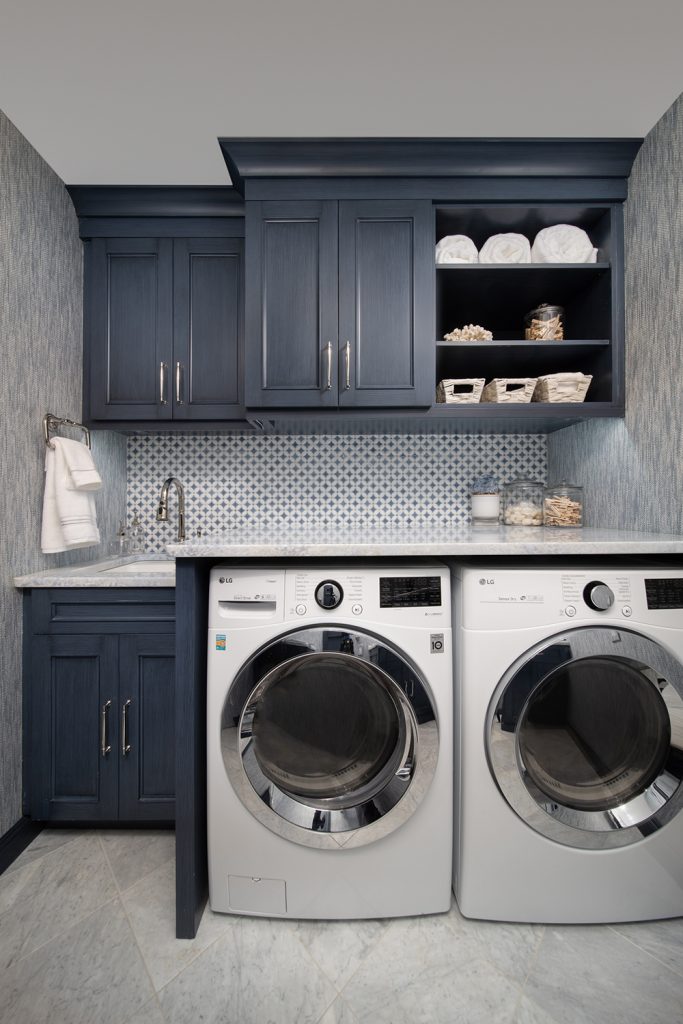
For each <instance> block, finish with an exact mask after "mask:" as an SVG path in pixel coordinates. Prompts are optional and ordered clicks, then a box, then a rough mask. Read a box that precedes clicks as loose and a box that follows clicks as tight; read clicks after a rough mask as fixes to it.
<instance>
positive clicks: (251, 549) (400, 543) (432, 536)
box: [166, 526, 683, 558]
mask: <svg viewBox="0 0 683 1024" xmlns="http://www.w3.org/2000/svg"><path fill="white" fill-rule="evenodd" d="M166 551H167V552H168V554H169V555H171V556H173V557H174V558H339V557H350V558H365V557H367V558H376V557H385V556H393V557H401V556H408V557H411V556H428V557H437V558H438V557H441V558H445V557H458V556H463V557H472V556H482V557H485V556H492V555H493V556H496V555H514V556H517V557H519V556H522V555H579V556H581V555H586V556H595V555H598V556H599V555H659V554H683V536H676V535H673V534H663V533H636V532H632V531H628V530H603V529H593V528H589V527H583V528H581V529H577V528H575V529H554V528H552V527H543V526H497V527H493V528H485V527H471V526H463V527H460V528H457V529H453V528H452V527H451V528H448V529H446V528H444V529H439V528H434V527H428V528H420V527H415V528H411V527H401V528H400V529H387V530H383V531H372V532H362V531H361V530H349V531H346V532H344V531H340V530H338V529H334V528H329V529H327V530H325V529H324V528H320V529H319V530H317V531H316V532H315V533H312V531H302V532H301V533H296V532H294V531H291V530H289V531H282V532H281V533H279V534H277V533H275V532H274V533H271V534H269V535H264V536H254V535H253V534H248V535H234V536H230V537H225V536H223V537H214V538H201V539H195V540H189V541H185V542H183V543H182V544H169V545H168V546H167V547H166Z"/></svg>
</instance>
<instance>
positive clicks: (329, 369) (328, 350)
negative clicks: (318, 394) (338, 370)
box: [325, 341, 332, 391]
mask: <svg viewBox="0 0 683 1024" xmlns="http://www.w3.org/2000/svg"><path fill="white" fill-rule="evenodd" d="M325 355H326V356H327V378H326V382H325V391H331V390H332V342H331V341H328V343H327V345H325Z"/></svg>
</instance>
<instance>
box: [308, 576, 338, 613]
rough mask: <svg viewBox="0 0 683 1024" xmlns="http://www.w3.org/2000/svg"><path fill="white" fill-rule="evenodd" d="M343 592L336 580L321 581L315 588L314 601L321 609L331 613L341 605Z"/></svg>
mask: <svg viewBox="0 0 683 1024" xmlns="http://www.w3.org/2000/svg"><path fill="white" fill-rule="evenodd" d="M343 597H344V591H343V590H342V588H341V585H340V584H339V583H337V581H336V580H323V581H322V583H319V584H318V586H317V587H316V588H315V599H316V601H317V603H318V604H319V605H320V607H321V608H325V609H326V610H327V611H332V609H333V608H338V607H339V605H340V604H341V603H342V598H343Z"/></svg>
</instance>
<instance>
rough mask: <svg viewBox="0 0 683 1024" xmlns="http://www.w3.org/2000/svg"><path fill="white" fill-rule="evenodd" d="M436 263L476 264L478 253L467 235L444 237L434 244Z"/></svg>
mask: <svg viewBox="0 0 683 1024" xmlns="http://www.w3.org/2000/svg"><path fill="white" fill-rule="evenodd" d="M436 262H437V263H478V262H479V253H478V252H477V247H476V245H475V244H474V242H473V241H472V239H471V238H468V237H467V235H446V236H445V237H444V238H442V239H441V240H440V241H438V242H437V243H436Z"/></svg>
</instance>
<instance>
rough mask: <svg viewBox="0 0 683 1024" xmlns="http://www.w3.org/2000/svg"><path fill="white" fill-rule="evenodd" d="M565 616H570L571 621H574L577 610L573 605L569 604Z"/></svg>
mask: <svg viewBox="0 0 683 1024" xmlns="http://www.w3.org/2000/svg"><path fill="white" fill-rule="evenodd" d="M564 614H565V615H568V616H569V618H570V619H573V618H574V616H575V615H576V608H575V607H574V605H573V604H568V605H567V607H566V608H565V610H564Z"/></svg>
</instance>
